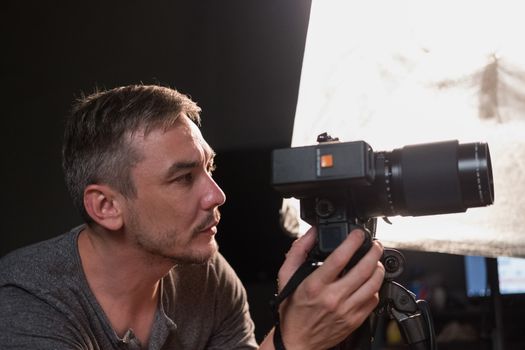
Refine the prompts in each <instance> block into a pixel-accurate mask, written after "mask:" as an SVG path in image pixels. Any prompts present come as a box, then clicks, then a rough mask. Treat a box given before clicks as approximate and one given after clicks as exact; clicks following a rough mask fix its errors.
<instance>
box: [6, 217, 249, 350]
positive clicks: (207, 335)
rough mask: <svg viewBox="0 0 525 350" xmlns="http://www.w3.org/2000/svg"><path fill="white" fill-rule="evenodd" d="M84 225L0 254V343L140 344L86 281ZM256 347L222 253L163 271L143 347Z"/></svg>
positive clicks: (241, 290)
mask: <svg viewBox="0 0 525 350" xmlns="http://www.w3.org/2000/svg"><path fill="white" fill-rule="evenodd" d="M82 228H83V226H80V227H77V228H75V229H73V230H72V231H70V232H68V233H66V234H63V235H61V236H58V237H56V238H53V239H51V240H47V241H44V242H40V243H37V244H34V245H32V246H29V247H26V248H22V249H19V250H17V251H15V252H12V253H10V254H8V255H6V256H5V257H3V258H2V259H1V260H0V348H1V349H5V350H7V349H32V350H33V349H90V350H91V349H94V350H95V349H101V350H107V349H141V348H140V344H139V343H138V341H137V339H136V338H135V337H134V335H133V332H132V331H128V333H127V334H126V335H125V336H124V337H123V338H120V337H118V336H117V335H116V333H115V332H114V331H113V329H112V328H111V326H110V323H109V321H108V319H107V317H106V315H105V314H104V311H103V310H102V308H101V306H100V304H99V303H98V302H97V300H96V299H95V296H94V295H93V293H92V292H91V290H90V288H89V286H88V283H87V280H86V278H85V275H84V272H83V270H82V266H81V263H80V256H79V253H78V248H77V239H78V234H79V232H80V231H81V230H82ZM107 268H108V269H110V268H111V266H108V267H107ZM256 348H257V344H256V341H255V337H254V325H253V322H252V320H251V318H250V314H249V310H248V303H247V298H246V291H245V289H244V287H243V286H242V284H241V282H240V280H239V279H238V277H237V276H236V274H235V272H234V271H233V269H232V268H231V267H230V265H228V263H227V262H226V260H225V259H224V258H223V257H222V255H220V254H217V255H216V256H215V257H214V258H213V259H212V260H211V261H210V262H208V263H207V264H203V265H184V266H182V265H181V266H175V267H174V268H173V269H172V270H171V271H170V272H169V273H168V274H167V275H166V276H165V277H164V278H163V279H162V288H161V297H160V302H159V307H158V309H157V313H156V316H155V321H154V324H153V329H152V332H151V336H150V341H149V347H148V349H150V350H153V349H188V350H198V349H228V350H230V349H256Z"/></svg>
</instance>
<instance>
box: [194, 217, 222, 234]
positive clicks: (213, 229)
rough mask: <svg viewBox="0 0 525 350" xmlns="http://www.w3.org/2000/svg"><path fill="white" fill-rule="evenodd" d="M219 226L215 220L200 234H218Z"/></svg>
mask: <svg viewBox="0 0 525 350" xmlns="http://www.w3.org/2000/svg"><path fill="white" fill-rule="evenodd" d="M218 224H219V221H218V220H214V221H213V222H212V223H210V224H209V225H207V226H206V227H204V228H203V229H202V230H200V231H199V232H200V233H210V234H216V233H217V225H218Z"/></svg>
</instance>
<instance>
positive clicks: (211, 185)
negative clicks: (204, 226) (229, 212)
mask: <svg viewBox="0 0 525 350" xmlns="http://www.w3.org/2000/svg"><path fill="white" fill-rule="evenodd" d="M208 179H209V181H208V186H207V189H206V193H205V194H204V196H203V197H202V206H203V209H206V210H209V209H213V208H216V207H219V206H221V205H223V204H224V202H226V195H225V194H224V192H223V191H222V189H221V188H220V187H219V185H218V184H217V183H216V182H215V180H213V178H212V177H211V176H209V177H208Z"/></svg>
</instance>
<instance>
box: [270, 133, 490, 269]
mask: <svg viewBox="0 0 525 350" xmlns="http://www.w3.org/2000/svg"><path fill="white" fill-rule="evenodd" d="M318 141H320V142H319V143H318V144H317V145H313V146H304V147H295V148H286V149H277V150H274V151H273V154H272V163H273V164H272V184H273V186H274V188H275V189H276V190H277V191H278V192H280V193H281V194H282V196H283V197H295V198H297V199H299V201H300V207H301V218H302V219H303V220H304V221H306V222H307V223H309V224H310V225H312V226H316V227H317V229H318V242H317V245H316V247H315V248H314V252H313V254H314V256H315V258H316V259H318V260H319V261H322V260H323V259H324V258H325V257H326V256H328V254H330V253H331V252H332V251H333V250H334V249H335V248H336V247H337V246H338V245H339V244H340V243H341V242H342V241H343V240H344V239H345V238H346V236H347V235H348V233H349V232H350V231H351V230H352V229H353V228H354V227H364V228H366V229H368V231H369V232H370V233H371V234H372V236H373V235H374V234H375V224H376V218H377V217H384V218H386V217H389V216H396V215H401V216H422V215H435V214H446V213H457V212H465V211H466V210H467V209H468V208H471V207H481V206H487V205H490V204H492V203H493V201H494V185H493V178H492V167H491V160H490V152H489V148H488V145H487V144H486V143H480V142H475V143H465V144H460V143H459V142H458V141H457V140H452V141H443V142H433V143H425V144H418V145H408V146H404V147H402V148H398V149H394V150H393V151H390V152H386V151H382V152H374V151H373V150H372V147H370V145H369V144H368V143H366V142H365V141H353V142H339V141H337V140H334V139H332V138H331V137H329V136H327V135H326V134H322V135H320V136H319V138H318Z"/></svg>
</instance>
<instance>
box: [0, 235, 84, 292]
mask: <svg viewBox="0 0 525 350" xmlns="http://www.w3.org/2000/svg"><path fill="white" fill-rule="evenodd" d="M79 231H80V229H79V228H77V229H73V230H71V231H70V232H68V233H65V234H62V235H60V236H57V237H54V238H52V239H49V240H46V241H42V242H39V243H35V244H32V245H29V246H27V247H23V248H20V249H17V250H15V251H13V252H11V253H8V254H7V255H6V256H4V257H2V258H1V259H0V287H2V286H5V285H15V286H21V287H25V288H29V289H32V288H31V286H32V285H33V286H34V287H35V288H37V287H38V284H39V283H45V284H47V285H49V284H52V283H53V282H54V281H55V280H56V279H62V278H63V277H64V276H65V275H66V276H67V271H68V270H71V269H73V268H75V267H76V266H77V259H76V258H75V255H76V254H75V252H76V250H75V249H76V237H77V236H78V232H79Z"/></svg>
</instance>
